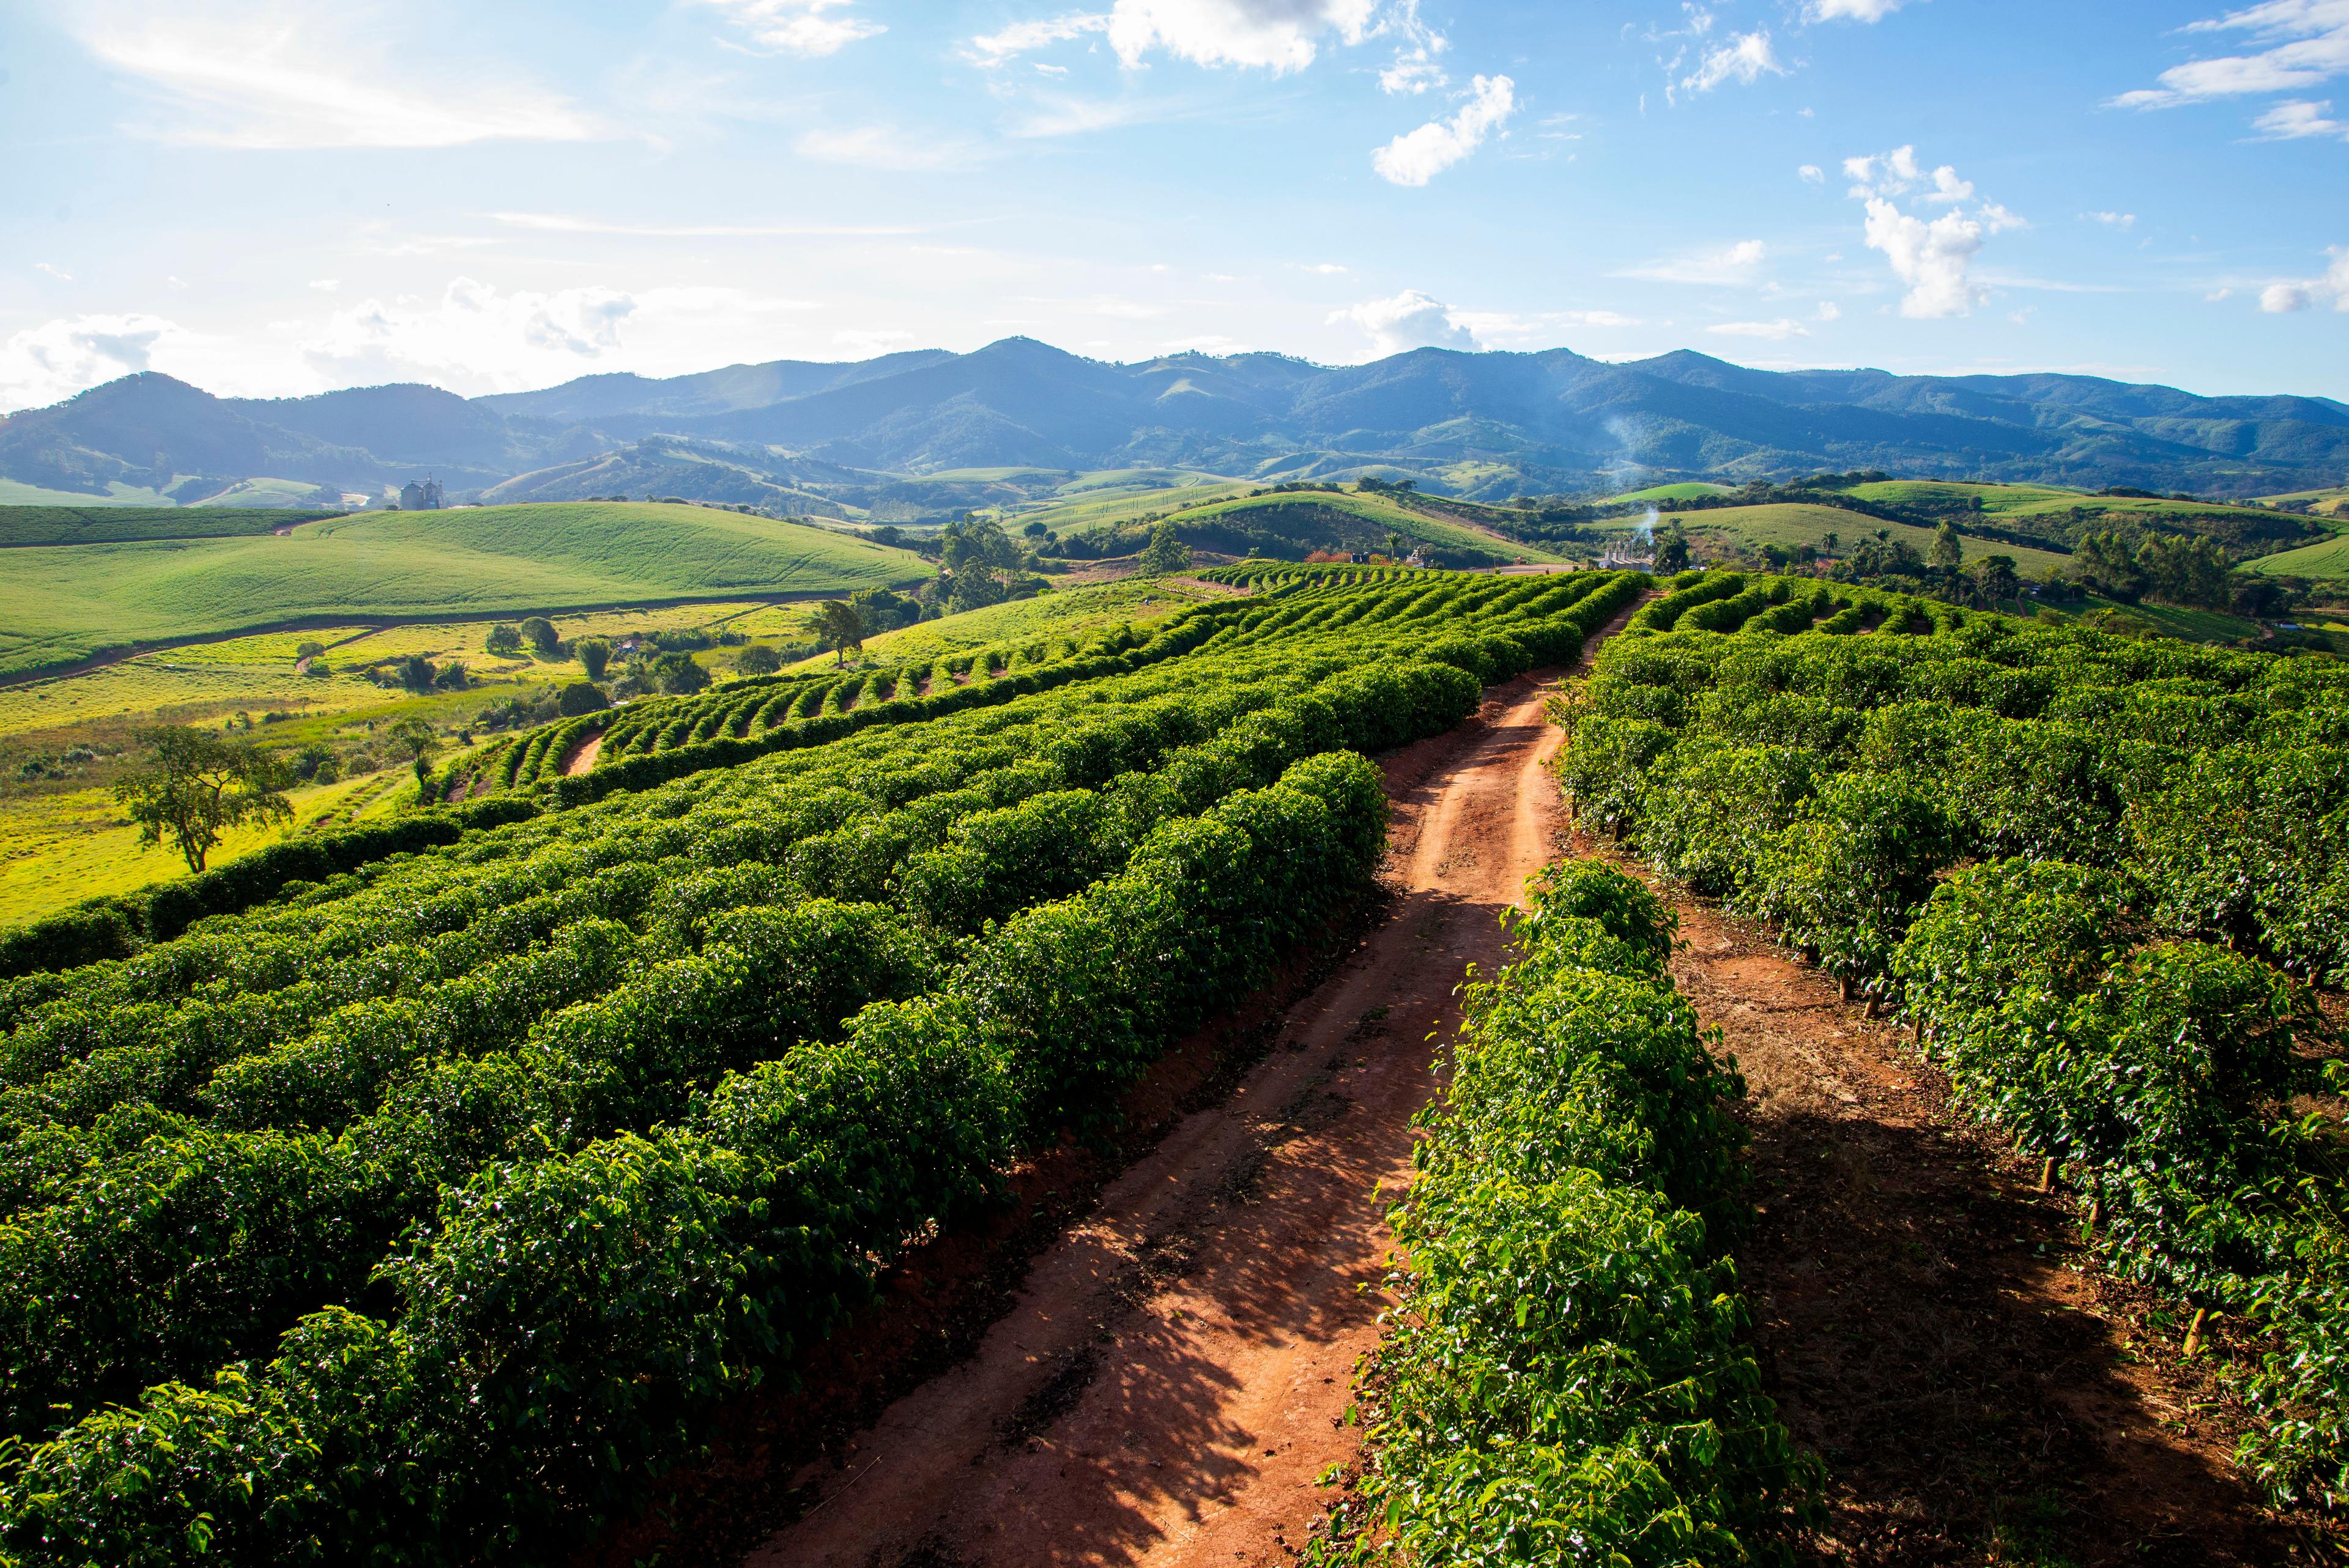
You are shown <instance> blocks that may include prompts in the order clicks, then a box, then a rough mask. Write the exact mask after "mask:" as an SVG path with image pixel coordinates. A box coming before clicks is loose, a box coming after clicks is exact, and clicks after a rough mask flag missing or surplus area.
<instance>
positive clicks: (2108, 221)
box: [2080, 213, 2137, 229]
mask: <svg viewBox="0 0 2349 1568" xmlns="http://www.w3.org/2000/svg"><path fill="white" fill-rule="evenodd" d="M2080 221H2081V222H2082V223H2102V224H2104V225H2105V227H2106V228H2108V229H2133V228H2135V227H2137V214H2136V213H2081V214H2080Z"/></svg>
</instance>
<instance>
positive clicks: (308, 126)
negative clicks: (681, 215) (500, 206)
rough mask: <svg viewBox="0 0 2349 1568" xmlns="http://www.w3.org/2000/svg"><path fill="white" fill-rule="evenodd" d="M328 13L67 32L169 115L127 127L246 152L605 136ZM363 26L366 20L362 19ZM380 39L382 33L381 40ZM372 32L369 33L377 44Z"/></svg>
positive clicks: (561, 102) (484, 73) (450, 62)
mask: <svg viewBox="0 0 2349 1568" xmlns="http://www.w3.org/2000/svg"><path fill="white" fill-rule="evenodd" d="M338 18H339V19H341V20H344V21H345V22H348V21H350V20H352V19H355V18H354V15H353V14H352V13H336V12H320V13H316V14H315V15H313V16H307V17H305V18H304V19H303V20H302V21H301V22H300V24H299V25H298V26H297V25H295V23H293V22H290V21H288V20H286V19H285V18H284V17H283V16H280V15H278V14H277V13H275V12H271V11H264V10H262V9H259V8H257V7H254V6H246V5H211V6H206V5H179V6H171V7H164V6H141V7H137V8H132V7H129V6H128V5H120V4H117V3H113V0H108V3H101V4H95V5H83V6H80V7H78V8H77V9H76V10H74V11H73V12H71V13H70V14H69V20H68V22H67V26H68V27H70V28H71V29H72V30H73V31H74V33H75V35H76V36H78V38H79V39H80V41H81V43H82V44H83V45H84V47H87V48H88V50H89V51H90V53H91V54H93V55H94V56H96V57H98V59H99V60H101V61H103V62H104V63H105V64H106V65H108V66H110V67H113V68H114V69H115V70H117V71H119V72H121V73H123V74H124V75H126V76H129V77H131V78H136V79H137V80H138V81H139V82H140V85H141V86H142V87H143V88H145V89H146V90H147V91H148V92H149V93H150V94H151V95H152V96H153V98H154V99H156V100H157V101H158V103H159V104H160V105H161V106H163V108H164V109H167V110H168V111H169V112H168V114H167V116H166V117H165V118H164V119H160V120H159V121H157V122H155V123H153V124H150V125H145V126H139V127H133V128H131V129H133V130H137V131H140V132H141V133H143V134H146V135H149V136H152V137H155V138H157V139H160V140H169V141H183V142H193V143H200V144H204V145H210V146H219V147H238V148H255V149H259V148H303V149H306V148H327V147H408V148H416V147H458V146H463V145H466V144H468V143H471V142H477V141H497V140H517V141H581V140H592V139H595V138H598V137H601V136H603V135H605V134H606V132H605V130H604V129H603V128H602V127H600V126H598V125H597V124H596V123H595V120H594V119H592V118H591V117H590V116H588V115H587V114H585V113H584V112H582V111H581V110H579V109H576V108H574V106H573V105H572V104H570V103H569V102H568V101H567V100H565V99H563V98H561V97H559V96H557V95H555V94H553V93H550V92H547V91H545V90H544V89H543V88H537V87H534V86H533V85H532V84H531V83H530V82H529V81H527V80H526V79H524V78H522V77H521V76H520V75H519V74H518V73H516V72H513V71H512V70H501V71H498V72H496V73H495V74H494V78H492V73H491V72H490V71H489V70H488V69H487V67H483V68H482V69H481V70H479V71H471V72H469V71H468V70H467V69H466V68H465V67H464V65H463V64H462V60H461V57H456V58H452V57H450V56H449V55H448V54H446V53H440V54H436V55H435V56H434V57H433V66H432V68H431V69H429V70H425V71H419V70H416V69H414V68H412V67H413V63H414V61H413V58H412V57H409V56H408V55H405V54H403V53H402V52H400V51H398V50H393V49H387V48H384V47H380V46H373V47H371V45H370V43H369V42H367V41H363V40H362V38H361V37H360V36H357V33H356V32H354V33H353V34H352V35H350V36H346V35H345V34H344V33H343V32H342V31H341V30H340V29H339V28H338V27H337V26H336V20H337V19H338ZM356 19H365V18H364V16H363V15H360V16H357V18H356ZM378 31H379V30H378ZM371 36H372V34H371Z"/></svg>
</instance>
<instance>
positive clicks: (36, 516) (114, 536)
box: [0, 506, 341, 546]
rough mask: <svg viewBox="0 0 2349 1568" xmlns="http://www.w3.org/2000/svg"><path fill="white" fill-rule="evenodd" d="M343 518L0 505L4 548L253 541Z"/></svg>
mask: <svg viewBox="0 0 2349 1568" xmlns="http://www.w3.org/2000/svg"><path fill="white" fill-rule="evenodd" d="M340 515H341V514H340V513H336V512H297V511H295V510H293V509H292V508H290V507H274V506H269V507H264V506H250V507H238V506H188V507H181V506H0V546H5V545H120V544H127V543H129V542H130V541H132V540H134V539H229V538H238V537H250V536H252V535H257V534H274V533H276V532H277V530H279V529H280V528H290V527H294V526H295V525H297V524H303V523H310V522H315V521H316V520H317V519H318V518H321V517H336V516H340Z"/></svg>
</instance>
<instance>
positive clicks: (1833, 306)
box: [1815, 299, 1843, 321]
mask: <svg viewBox="0 0 2349 1568" xmlns="http://www.w3.org/2000/svg"><path fill="white" fill-rule="evenodd" d="M1815 319H1816V320H1819V321H1841V320H1842V319H1843V306H1840V305H1837V303H1836V302H1835V301H1834V300H1832V299H1822V300H1820V301H1819V313H1818V315H1817V317H1815Z"/></svg>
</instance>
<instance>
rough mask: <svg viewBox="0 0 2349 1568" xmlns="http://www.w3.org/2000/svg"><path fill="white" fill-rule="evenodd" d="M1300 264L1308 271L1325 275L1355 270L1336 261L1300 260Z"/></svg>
mask: <svg viewBox="0 0 2349 1568" xmlns="http://www.w3.org/2000/svg"><path fill="white" fill-rule="evenodd" d="M1298 265H1300V266H1302V267H1304V269H1305V270H1306V271H1307V272H1318V273H1319V274H1321V275H1323V276H1324V277H1332V276H1335V275H1337V274H1339V273H1341V272H1350V271H1351V270H1353V269H1352V268H1350V267H1346V266H1341V265H1339V264H1338V263H1336V262H1309V263H1308V262H1300V263H1299V264H1298Z"/></svg>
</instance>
